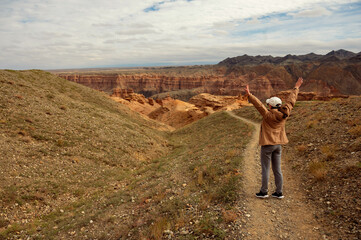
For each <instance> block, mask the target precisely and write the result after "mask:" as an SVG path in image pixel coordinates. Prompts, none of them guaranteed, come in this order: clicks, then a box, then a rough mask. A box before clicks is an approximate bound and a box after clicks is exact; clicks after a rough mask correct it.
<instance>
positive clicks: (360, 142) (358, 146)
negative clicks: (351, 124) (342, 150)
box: [350, 137, 361, 152]
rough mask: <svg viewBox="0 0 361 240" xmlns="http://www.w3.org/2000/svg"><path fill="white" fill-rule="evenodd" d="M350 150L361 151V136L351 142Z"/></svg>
mask: <svg viewBox="0 0 361 240" xmlns="http://www.w3.org/2000/svg"><path fill="white" fill-rule="evenodd" d="M350 150H351V151H353V152H357V151H361V137H358V138H356V139H355V141H354V142H353V143H351V144H350Z"/></svg>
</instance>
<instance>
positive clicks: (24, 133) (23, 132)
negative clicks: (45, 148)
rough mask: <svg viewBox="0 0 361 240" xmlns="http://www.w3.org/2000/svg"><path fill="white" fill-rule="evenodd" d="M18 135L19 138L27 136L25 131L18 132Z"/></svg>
mask: <svg viewBox="0 0 361 240" xmlns="http://www.w3.org/2000/svg"><path fill="white" fill-rule="evenodd" d="M18 134H19V135H21V136H27V135H28V133H27V132H26V131H25V130H19V131H18Z"/></svg>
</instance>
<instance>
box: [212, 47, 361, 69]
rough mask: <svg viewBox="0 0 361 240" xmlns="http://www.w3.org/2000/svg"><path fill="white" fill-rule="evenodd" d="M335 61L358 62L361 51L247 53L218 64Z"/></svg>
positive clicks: (281, 63) (360, 59)
mask: <svg viewBox="0 0 361 240" xmlns="http://www.w3.org/2000/svg"><path fill="white" fill-rule="evenodd" d="M337 61H349V62H358V61H361V52H359V53H354V52H350V51H347V50H344V49H340V50H337V51H331V52H329V53H327V54H326V55H321V54H315V53H309V54H305V55H291V54H288V55H286V56H284V57H273V56H270V55H268V56H260V55H258V56H249V55H247V54H245V55H243V56H238V57H231V58H227V59H225V60H223V61H221V62H219V63H218V65H226V66H231V65H258V64H264V63H270V64H280V65H285V64H290V63H302V62H337Z"/></svg>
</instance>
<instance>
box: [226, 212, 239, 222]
mask: <svg viewBox="0 0 361 240" xmlns="http://www.w3.org/2000/svg"><path fill="white" fill-rule="evenodd" d="M222 217H223V219H224V221H225V222H226V223H231V222H234V221H236V220H237V218H238V216H237V212H236V211H235V210H224V209H223V210H222Z"/></svg>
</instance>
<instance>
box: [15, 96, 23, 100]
mask: <svg viewBox="0 0 361 240" xmlns="http://www.w3.org/2000/svg"><path fill="white" fill-rule="evenodd" d="M14 97H16V98H17V99H24V97H23V96H21V95H15V96H14Z"/></svg>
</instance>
